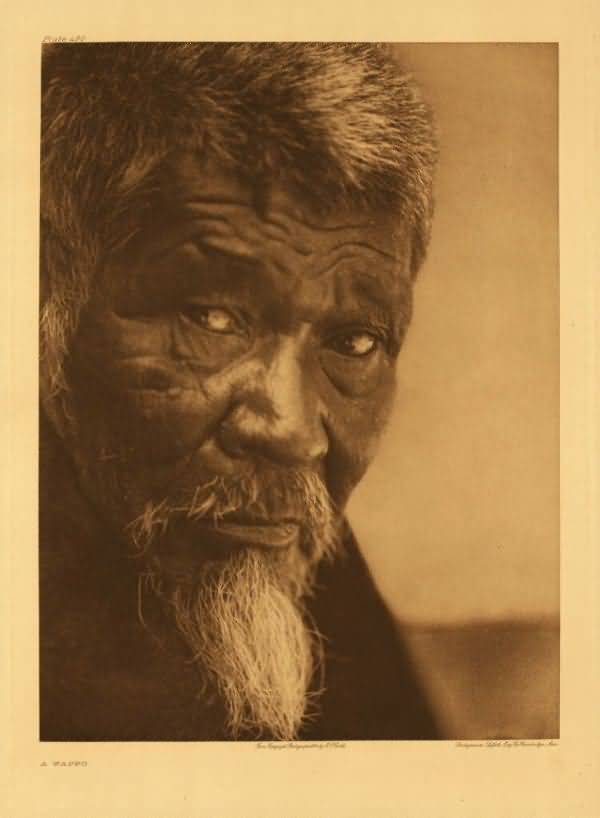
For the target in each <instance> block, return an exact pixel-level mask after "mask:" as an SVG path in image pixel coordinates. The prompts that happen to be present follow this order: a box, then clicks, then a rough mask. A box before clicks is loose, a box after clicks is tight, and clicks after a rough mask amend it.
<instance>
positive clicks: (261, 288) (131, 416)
mask: <svg viewBox="0 0 600 818" xmlns="http://www.w3.org/2000/svg"><path fill="white" fill-rule="evenodd" d="M161 194H162V196H161V199H162V207H161V210H160V216H159V217H155V218H154V219H153V220H151V221H150V223H149V225H147V226H146V229H145V230H144V231H143V232H142V233H141V234H140V235H138V236H137V237H136V239H135V240H134V241H133V242H132V243H131V245H130V247H129V250H128V251H127V252H126V253H125V254H123V255H122V256H121V257H120V258H119V259H118V261H115V262H112V263H111V264H110V265H108V267H107V269H105V270H104V271H102V274H101V275H100V277H99V279H98V286H97V287H96V289H95V291H94V294H93V296H92V298H91V301H90V305H89V308H88V309H87V310H86V311H85V313H84V315H83V316H82V322H81V326H80V330H79V333H78V336H77V338H76V340H75V344H74V350H73V354H72V358H71V362H70V372H69V377H70V380H71V383H72V389H73V394H74V400H75V404H76V417H78V418H80V419H81V418H84V420H81V425H82V427H85V428H84V431H83V434H84V436H85V438H86V440H87V444H86V446H85V448H86V450H87V451H88V454H87V455H86V459H87V460H88V461H89V458H90V456H92V457H93V450H94V447H95V449H96V451H95V454H96V457H97V460H98V462H97V463H94V464H90V463H89V462H88V463H86V464H84V465H85V467H86V469H85V470H86V472H87V473H88V475H89V477H88V478H87V479H88V482H89V480H91V481H92V482H95V483H97V482H98V480H99V479H102V478H101V475H102V473H103V472H105V471H106V472H110V475H111V476H110V478H106V480H105V482H104V484H103V485H102V487H101V488H100V489H97V490H98V491H99V492H100V493H101V494H102V495H103V496H102V497H100V498H99V499H100V503H101V505H102V504H104V505H105V506H106V505H108V506H109V508H108V509H107V510H108V513H109V515H110V516H111V518H112V520H113V522H114V523H116V524H117V526H119V527H121V528H122V527H124V526H125V525H127V523H129V522H131V521H132V519H135V518H136V517H139V515H140V514H142V513H143V511H144V507H145V505H146V504H147V502H148V501H149V500H151V501H153V502H159V501H160V500H161V498H163V497H166V496H170V497H174V496H183V495H184V494H186V493H187V494H188V495H189V494H190V493H193V492H194V491H195V490H196V488H197V487H198V486H201V485H205V484H207V483H208V482H209V481H211V480H213V479H214V478H215V477H217V478H224V479H228V478H229V477H231V478H236V477H238V476H240V475H243V474H245V473H247V472H249V471H251V470H252V469H254V468H256V467H261V468H263V469H267V470H268V473H269V474H270V475H273V474H278V473H279V470H281V473H282V474H283V473H284V472H286V470H294V471H300V472H301V473H302V474H314V475H315V476H317V477H319V478H321V480H322V481H323V482H324V484H325V486H326V488H327V490H328V493H329V496H330V498H331V500H332V501H333V503H334V504H335V506H336V507H337V508H338V509H341V508H343V506H344V504H345V502H346V500H347V498H348V496H349V494H350V492H351V490H352V488H353V487H354V486H355V485H356V483H357V482H358V481H359V480H360V478H361V477H362V475H363V473H364V471H365V469H366V467H367V465H368V463H369V461H370V459H371V458H372V455H373V453H374V447H375V444H376V442H377V439H378V437H379V435H380V433H381V431H382V428H383V425H384V423H385V420H386V418H387V415H388V412H389V408H390V403H391V399H392V396H393V390H394V363H395V357H396V355H397V352H398V349H399V346H400V343H401V341H402V338H403V335H404V331H405V329H406V324H407V323H408V318H409V314H410V299H411V282H410V274H409V269H408V264H409V256H410V247H409V243H408V241H407V239H406V237H405V236H403V235H402V234H401V233H400V232H399V230H398V226H397V225H396V224H394V220H393V219H392V218H389V217H388V218H386V217H379V218H377V219H375V218H373V217H372V216H367V215H365V214H364V213H361V212H346V211H343V210H340V211H339V212H336V213H335V215H333V216H331V217H329V218H327V219H323V218H320V217H315V216H313V215H311V213H310V212H307V211H306V209H305V208H304V207H302V206H301V205H300V204H299V203H298V202H296V201H294V200H293V199H292V198H290V196H289V195H287V194H286V193H285V191H283V190H281V189H278V188H277V187H276V186H274V187H273V188H272V190H271V191H270V194H269V198H268V203H267V206H266V209H263V212H262V213H261V214H260V215H259V214H258V213H257V211H256V209H255V207H254V204H253V198H252V195H251V191H250V190H248V189H247V188H245V187H244V186H243V185H241V184H240V183H239V182H238V181H237V180H236V179H234V178H232V177H231V176H230V175H227V174H225V173H223V172H220V171H219V170H218V169H215V168H209V167H206V166H202V165H201V164H200V162H199V161H198V160H197V159H196V158H194V157H192V156H191V155H182V156H180V157H179V159H178V160H177V161H175V162H174V163H173V164H172V165H171V167H170V168H169V171H168V172H165V174H164V176H163V180H162V189H161ZM90 450H91V452H92V453H91V454H90ZM99 475H100V477H99ZM115 483H116V486H117V489H116V490H115ZM111 486H112V488H111ZM270 511H271V512H272V513H271V519H270V520H266V519H265V520H254V521H252V520H250V519H239V520H238V521H237V522H236V523H235V524H234V521H232V522H231V524H230V525H229V526H228V525H227V520H224V522H223V525H222V526H221V527H220V534H219V537H220V538H221V539H219V538H217V539H218V543H221V544H224V545H228V544H231V543H237V542H238V541H239V540H241V539H243V540H244V541H245V542H246V543H249V544H251V545H253V544H256V545H258V546H264V547H268V546H269V545H272V546H281V547H282V548H285V547H287V546H290V545H292V546H293V545H294V544H295V542H296V540H297V535H298V528H297V525H296V524H297V522H298V521H297V520H295V519H290V518H288V517H286V516H285V514H284V515H283V516H280V515H277V513H276V511H277V510H276V509H270ZM282 511H285V509H282ZM253 523H254V525H253ZM180 539H181V538H180ZM183 539H185V538H183ZM180 553H181V555H182V558H184V559H185V560H186V561H187V560H192V561H193V560H194V559H201V557H202V555H201V554H200V553H197V552H196V551H195V550H194V549H191V550H190V549H189V548H187V547H185V546H184V545H181V547H180Z"/></svg>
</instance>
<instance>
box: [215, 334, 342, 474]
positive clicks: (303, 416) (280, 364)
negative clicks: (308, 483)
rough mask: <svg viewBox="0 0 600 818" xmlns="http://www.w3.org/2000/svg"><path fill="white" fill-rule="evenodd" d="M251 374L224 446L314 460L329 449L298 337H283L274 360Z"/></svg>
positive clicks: (241, 453)
mask: <svg viewBox="0 0 600 818" xmlns="http://www.w3.org/2000/svg"><path fill="white" fill-rule="evenodd" d="M248 374H249V377H248V378H247V379H246V380H245V382H244V383H242V384H240V387H239V392H238V395H237V396H236V399H235V404H234V406H233V408H232V409H231V411H230V412H229V414H228V415H227V417H226V418H225V419H224V421H223V423H222V424H221V428H220V432H219V438H220V444H221V446H222V447H223V449H224V450H225V451H226V452H227V453H228V454H229V455H230V456H231V457H235V458H241V459H248V458H256V457H257V456H258V457H261V458H265V459H268V460H271V461H274V462H276V463H278V464H280V465H285V466H296V467H299V466H314V465H315V464H316V463H317V462H318V461H319V460H320V459H321V458H323V457H324V456H325V454H326V453H327V448H328V439H327V434H326V431H325V428H324V426H323V419H322V413H321V411H320V402H319V398H318V395H317V394H316V390H315V388H314V386H312V385H311V384H309V383H308V382H307V381H308V379H307V377H306V373H303V367H302V362H301V360H300V357H299V350H298V345H297V343H296V342H295V339H294V338H290V337H285V338H283V339H281V340H279V341H278V343H277V347H276V349H275V351H274V353H272V354H271V355H270V357H269V360H268V362H267V363H261V364H260V365H259V366H258V367H256V368H255V369H254V371H253V372H252V374H250V373H248ZM311 386H312V389H311Z"/></svg>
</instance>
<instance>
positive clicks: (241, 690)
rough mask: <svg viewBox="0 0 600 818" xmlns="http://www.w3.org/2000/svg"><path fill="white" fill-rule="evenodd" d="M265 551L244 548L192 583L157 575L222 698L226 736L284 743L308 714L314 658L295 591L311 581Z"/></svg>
mask: <svg viewBox="0 0 600 818" xmlns="http://www.w3.org/2000/svg"><path fill="white" fill-rule="evenodd" d="M271 557H272V555H270V554H265V553H263V552H260V551H257V550H253V549H248V550H245V551H243V552H240V553H238V554H236V555H235V556H234V557H232V558H231V559H229V560H227V561H225V562H223V563H219V564H215V563H212V564H211V565H210V566H208V567H207V570H206V572H205V576H204V577H202V578H201V579H199V580H196V581H195V582H194V583H188V582H184V581H183V582H182V581H180V580H179V581H172V580H171V581H169V580H168V579H167V578H164V577H163V578H162V580H161V581H159V582H158V583H156V582H155V583H153V585H154V590H155V591H156V592H157V593H158V595H159V596H160V597H161V599H162V600H163V601H166V602H167V603H168V607H169V608H170V609H171V612H172V616H173V618H174V621H175V623H176V626H177V628H178V630H179V632H180V633H181V634H182V636H183V637H184V639H185V641H186V642H187V645H188V646H189V648H190V650H191V652H192V655H193V658H194V660H195V661H197V662H198V664H199V666H200V669H201V671H202V673H203V675H205V676H206V677H207V678H208V679H209V680H210V682H211V683H212V684H214V685H215V686H216V688H217V690H218V692H219V694H220V696H221V698H222V700H223V703H224V705H225V708H226V712H227V728H228V731H229V734H230V735H231V737H232V738H235V737H237V736H238V735H239V734H240V732H242V731H251V732H253V733H254V734H257V735H261V736H268V737H272V738H274V739H277V740H291V739H293V738H294V737H295V736H297V734H298V730H299V729H300V727H301V726H302V724H303V723H304V722H305V721H307V720H308V719H309V718H310V716H311V710H312V704H313V700H314V699H315V697H316V696H317V695H318V694H317V693H310V692H309V686H310V683H311V680H312V677H313V673H314V671H315V669H316V668H317V667H318V665H319V663H320V658H321V652H322V648H321V642H320V637H319V635H318V633H316V632H315V631H314V630H311V629H310V628H309V627H308V625H307V623H306V622H305V614H304V612H303V610H302V605H301V601H300V600H301V596H302V595H303V593H305V592H306V591H307V590H308V589H309V585H310V580H309V578H308V576H305V577H304V579H303V581H299V579H298V570H299V567H298V566H297V565H296V566H295V572H294V578H293V581H290V580H288V579H287V578H286V576H285V574H286V572H285V571H283V570H282V566H281V564H280V563H278V562H276V561H273V560H272V559H271Z"/></svg>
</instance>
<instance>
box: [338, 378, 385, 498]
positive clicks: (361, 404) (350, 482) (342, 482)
mask: <svg viewBox="0 0 600 818" xmlns="http://www.w3.org/2000/svg"><path fill="white" fill-rule="evenodd" d="M393 397H394V383H393V381H390V382H389V383H387V384H386V385H385V388H382V389H380V390H379V391H378V393H377V394H376V395H372V396H371V397H370V398H369V399H367V400H361V401H355V402H352V403H346V404H345V407H344V411H338V412H335V413H331V414H330V415H329V419H328V427H329V436H330V451H329V456H328V459H327V483H328V487H329V491H330V493H331V495H332V497H333V499H334V500H335V502H336V503H337V505H338V506H339V507H341V508H343V507H344V505H345V504H346V502H347V500H348V498H349V496H350V494H351V493H352V491H353V489H354V488H355V487H356V485H357V483H359V482H360V480H361V479H362V477H363V475H364V473H365V472H366V470H367V468H368V467H369V465H370V463H371V461H372V460H373V457H374V456H375V454H376V452H377V447H378V444H379V441H380V438H381V435H382V433H383V430H384V429H385V426H386V424H387V421H388V418H389V415H390V411H391V406H392V402H393Z"/></svg>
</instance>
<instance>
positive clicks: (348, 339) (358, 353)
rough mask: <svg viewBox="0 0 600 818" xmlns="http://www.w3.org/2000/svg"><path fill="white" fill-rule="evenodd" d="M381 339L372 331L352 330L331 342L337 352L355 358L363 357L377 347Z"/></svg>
mask: <svg viewBox="0 0 600 818" xmlns="http://www.w3.org/2000/svg"><path fill="white" fill-rule="evenodd" d="M378 343H379V339H378V338H377V337H376V336H375V335H372V334H371V333H370V332H352V333H348V334H346V335H339V336H338V337H337V338H334V339H333V341H332V342H331V346H332V347H333V349H335V351H336V352H339V353H341V354H342V355H349V356H351V357H353V358H363V357H365V356H366V355H369V354H370V353H371V352H374V350H375V349H377V346H378Z"/></svg>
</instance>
